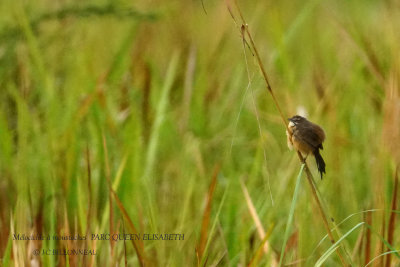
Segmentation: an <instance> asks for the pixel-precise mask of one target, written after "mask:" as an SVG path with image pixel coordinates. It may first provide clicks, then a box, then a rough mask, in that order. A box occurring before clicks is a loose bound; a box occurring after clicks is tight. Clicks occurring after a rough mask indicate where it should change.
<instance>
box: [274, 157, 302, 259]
mask: <svg viewBox="0 0 400 267" xmlns="http://www.w3.org/2000/svg"><path fill="white" fill-rule="evenodd" d="M303 170H304V164H302V165H301V168H300V171H299V174H298V175H297V180H296V187H295V188H294V193H293V198H292V204H291V206H290V211H289V216H288V220H287V223H286V230H285V236H284V238H283V244H282V250H281V258H280V259H279V266H282V262H283V257H284V254H285V248H286V243H287V241H288V239H289V234H290V231H291V230H292V222H293V215H294V210H295V208H296V203H297V197H298V195H299V189H300V180H301V175H302V174H303Z"/></svg>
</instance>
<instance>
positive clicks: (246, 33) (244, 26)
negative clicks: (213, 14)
mask: <svg viewBox="0 0 400 267" xmlns="http://www.w3.org/2000/svg"><path fill="white" fill-rule="evenodd" d="M234 2H235V6H236V9H237V11H238V13H239V15H240V18H241V24H242V26H241V27H240V30H241V34H242V39H243V40H244V39H245V38H246V36H247V38H248V40H249V41H250V47H251V48H252V51H253V52H254V55H255V57H256V60H257V63H258V66H259V67H260V70H261V72H262V75H263V78H264V81H265V84H266V87H267V90H268V92H269V94H270V95H271V97H272V99H273V102H274V104H275V107H276V108H277V109H278V111H279V114H280V117H281V119H282V123H283V125H284V127H285V129H286V130H287V131H288V132H289V130H288V125H287V121H286V118H287V117H286V116H284V114H283V112H282V109H281V108H280V105H279V102H278V100H277V99H276V97H275V94H274V91H273V90H272V87H271V84H270V82H269V79H268V76H267V72H266V71H265V68H264V65H263V63H262V61H261V57H260V55H259V53H258V49H257V47H256V45H255V43H254V41H253V37H252V35H251V33H250V31H249V27H248V24H247V23H246V20H245V19H244V17H243V14H242V11H241V9H240V7H239V5H238V3H237V1H236V0H234ZM226 4H227V5H228V10H229V12H230V14H231V16H232V17H233V20H234V21H235V22H236V19H235V17H234V15H233V12H232V9H231V7H230V2H229V0H227V1H226ZM297 154H298V156H299V159H300V162H301V163H304V165H305V170H306V174H307V180H308V183H309V185H310V187H311V191H312V195H313V197H314V199H315V201H316V203H317V206H318V210H319V212H320V215H321V218H322V221H323V223H324V227H325V230H326V232H327V233H328V236H329V238H330V241H331V242H332V244H333V243H335V239H334V237H333V234H332V231H331V228H330V226H329V223H328V220H327V217H326V214H325V211H324V209H323V207H322V205H321V201H320V200H319V197H318V195H317V192H316V189H315V187H314V182H313V177H312V174H311V172H310V170H309V169H308V165H307V163H306V161H305V160H304V159H303V156H302V155H301V153H300V152H298V153H297ZM335 251H336V254H337V255H338V257H339V259H340V261H341V263H342V265H343V266H347V263H346V262H345V260H344V258H343V256H342V254H341V252H340V250H339V249H337V250H335Z"/></svg>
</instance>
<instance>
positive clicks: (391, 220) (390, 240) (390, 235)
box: [386, 165, 399, 267]
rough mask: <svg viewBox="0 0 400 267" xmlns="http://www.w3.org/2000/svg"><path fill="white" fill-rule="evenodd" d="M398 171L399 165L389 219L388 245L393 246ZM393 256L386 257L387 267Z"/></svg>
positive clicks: (397, 168) (397, 169)
mask: <svg viewBox="0 0 400 267" xmlns="http://www.w3.org/2000/svg"><path fill="white" fill-rule="evenodd" d="M398 171H399V165H397V167H396V171H395V174H394V186H393V195H392V208H391V213H390V218H389V227H388V236H387V240H388V243H389V244H391V245H392V244H393V236H394V231H395V222H396V213H395V212H393V211H394V210H396V209H397V192H398V188H399V176H398ZM388 251H390V249H388ZM391 256H392V254H390V253H389V254H388V255H387V256H386V267H390V264H391V261H392V257H391Z"/></svg>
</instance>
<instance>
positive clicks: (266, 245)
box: [240, 179, 278, 266]
mask: <svg viewBox="0 0 400 267" xmlns="http://www.w3.org/2000/svg"><path fill="white" fill-rule="evenodd" d="M240 185H241V187H242V190H243V194H244V198H245V199H246V204H247V208H248V209H249V212H250V215H251V217H252V218H253V221H254V224H255V225H256V229H257V232H258V235H259V237H260V238H261V240H264V239H265V236H266V234H265V230H264V227H263V226H262V223H261V220H260V218H259V216H258V214H257V211H256V208H255V207H254V205H253V201H252V200H251V198H250V195H249V192H248V190H247V188H246V185H245V184H244V183H243V181H242V179H240ZM263 243H264V245H263V247H262V248H263V250H264V253H265V254H269V253H270V252H271V253H272V252H273V251H272V250H271V246H270V244H269V242H268V241H267V240H265V242H263ZM275 256H276V255H272V265H273V266H277V265H278V261H277V260H276V257H275Z"/></svg>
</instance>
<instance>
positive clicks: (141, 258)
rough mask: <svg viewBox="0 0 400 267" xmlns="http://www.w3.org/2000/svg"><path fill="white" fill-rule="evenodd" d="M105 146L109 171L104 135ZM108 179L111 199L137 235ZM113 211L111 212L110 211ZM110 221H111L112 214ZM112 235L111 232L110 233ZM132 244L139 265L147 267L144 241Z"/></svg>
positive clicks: (104, 144)
mask: <svg viewBox="0 0 400 267" xmlns="http://www.w3.org/2000/svg"><path fill="white" fill-rule="evenodd" d="M103 146H104V154H105V158H106V169H108V171H109V165H108V153H107V143H106V139H105V136H104V134H103ZM106 178H107V185H108V190H109V192H110V195H111V196H110V197H113V198H114V200H115V202H116V204H117V206H118V208H119V210H120V211H121V213H122V215H123V217H124V218H125V220H127V221H128V225H129V227H130V229H131V232H132V234H135V235H137V234H138V231H137V230H136V227H135V226H134V224H133V222H132V220H131V218H130V217H129V215H128V212H127V211H126V209H125V207H124V205H123V204H122V202H121V200H120V199H119V197H118V195H117V193H115V191H114V189H113V188H112V184H111V178H110V176H108V175H106ZM110 206H112V203H111V199H110ZM110 211H111V210H110ZM110 220H111V214H110ZM110 234H111V232H110ZM132 244H133V247H134V248H135V251H136V254H137V256H138V260H139V264H140V266H142V267H143V266H147V265H146V263H147V260H146V257H145V254H144V245H143V241H142V240H136V238H132Z"/></svg>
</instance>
